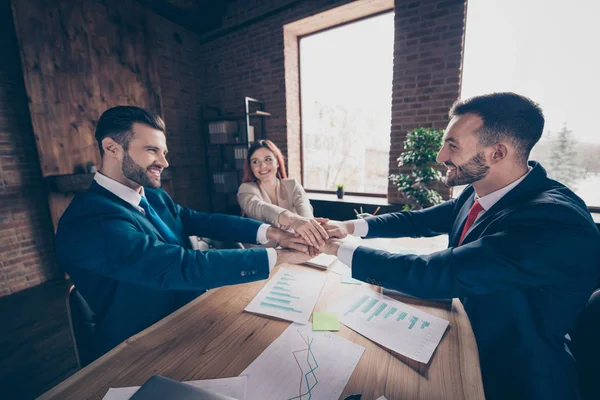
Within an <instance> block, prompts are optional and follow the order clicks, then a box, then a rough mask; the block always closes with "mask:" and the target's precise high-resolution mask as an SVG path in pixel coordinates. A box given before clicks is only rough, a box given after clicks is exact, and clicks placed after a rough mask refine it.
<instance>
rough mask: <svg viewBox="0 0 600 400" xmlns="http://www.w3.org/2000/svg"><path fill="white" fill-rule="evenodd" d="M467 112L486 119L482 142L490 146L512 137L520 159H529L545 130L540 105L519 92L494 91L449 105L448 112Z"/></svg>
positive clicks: (482, 130) (522, 161) (480, 135)
mask: <svg viewBox="0 0 600 400" xmlns="http://www.w3.org/2000/svg"><path fill="white" fill-rule="evenodd" d="M468 113H470V114H476V115H478V116H480V117H481V118H482V119H483V126H482V127H481V129H479V131H478V132H477V133H478V134H479V143H481V144H482V145H483V146H491V145H494V144H496V143H498V142H500V141H502V140H510V141H511V142H512V144H513V146H514V147H515V149H516V151H517V159H518V160H519V161H520V162H521V163H527V160H528V159H529V153H530V152H531V149H532V148H533V146H534V145H535V144H536V143H537V142H538V140H540V138H541V137H542V131H543V130H544V114H543V112H542V109H541V108H540V106H539V105H538V104H536V103H535V102H533V101H532V100H531V99H528V98H527V97H524V96H520V95H518V94H516V93H510V92H507V93H491V94H486V95H483V96H475V97H472V98H470V99H467V100H464V101H460V100H459V101H457V102H456V103H454V105H453V106H452V108H451V109H450V113H449V116H450V118H452V117H454V116H458V115H464V114H468Z"/></svg>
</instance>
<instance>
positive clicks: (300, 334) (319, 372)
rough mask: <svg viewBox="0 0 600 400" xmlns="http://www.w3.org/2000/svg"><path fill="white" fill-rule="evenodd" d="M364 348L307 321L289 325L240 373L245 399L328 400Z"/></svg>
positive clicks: (340, 389)
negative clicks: (245, 379) (244, 383)
mask: <svg viewBox="0 0 600 400" xmlns="http://www.w3.org/2000/svg"><path fill="white" fill-rule="evenodd" d="M364 350H365V349H364V347H362V346H360V345H358V344H356V343H352V342H351V341H349V340H347V339H344V338H343V337H341V336H337V335H334V334H331V333H329V332H313V331H312V327H311V325H310V324H307V325H300V324H291V325H290V326H289V327H288V328H287V329H286V330H285V331H284V332H283V333H282V334H281V336H279V337H278V338H277V339H276V340H275V341H274V342H273V343H271V345H270V346H269V347H267V349H266V350H265V351H263V352H262V354H261V355H260V356H258V357H257V358H256V360H254V361H253V362H252V364H250V365H249V366H248V368H246V370H244V371H243V372H242V373H241V376H247V377H248V386H247V397H248V399H278V400H279V399H283V400H321V399H323V400H331V399H337V398H339V397H340V395H341V394H342V392H343V390H344V387H345V386H346V384H347V383H348V380H349V379H350V376H351V375H352V372H354V369H355V368H356V365H357V364H358V361H359V360H360V358H361V356H362V354H363V352H364Z"/></svg>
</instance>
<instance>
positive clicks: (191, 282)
mask: <svg viewBox="0 0 600 400" xmlns="http://www.w3.org/2000/svg"><path fill="white" fill-rule="evenodd" d="M96 140H97V141H98V145H99V147H100V154H101V155H102V168H101V169H100V171H99V172H98V173H97V174H96V175H95V177H94V182H93V183H92V185H91V187H90V188H89V190H88V191H87V192H86V193H82V194H78V195H76V196H75V198H74V199H73V201H72V202H71V204H70V205H69V207H68V208H67V210H66V211H65V213H64V214H63V216H62V218H61V219H60V222H59V224H58V230H57V233H56V250H57V257H58V261H59V264H60V266H61V267H62V268H63V269H64V270H65V272H67V273H68V274H69V276H70V278H71V280H72V281H73V283H74V284H75V286H76V287H77V290H78V291H79V292H80V294H81V295H82V296H83V298H84V299H85V300H86V301H87V302H88V304H89V306H90V307H91V309H92V311H93V312H94V313H95V319H96V329H95V333H94V338H93V341H94V346H95V349H94V350H95V354H96V355H97V356H99V355H101V354H103V353H105V352H106V351H108V350H110V349H111V348H113V347H114V346H116V345H117V344H119V343H120V342H122V341H123V340H125V339H127V338H128V337H130V336H132V335H134V334H136V333H138V332H140V331H141V330H143V329H145V328H146V327H148V326H150V325H151V324H153V323H155V322H156V321H158V320H160V319H161V318H163V317H165V316H166V315H168V314H170V313H171V312H173V311H175V310H176V309H177V308H179V307H181V306H182V305H184V304H186V303H187V302H189V301H190V300H192V299H194V298H195V297H197V296H198V295H199V294H201V293H202V292H203V291H205V290H206V289H210V288H214V287H218V286H223V285H231V284H237V283H245V282H251V281H255V280H259V279H265V278H267V277H268V276H269V273H270V271H271V269H272V268H273V267H274V266H275V265H276V264H281V263H285V262H290V263H300V262H303V261H306V260H308V259H309V258H311V255H310V254H308V253H310V250H311V249H309V248H308V246H307V245H306V244H305V242H304V241H303V239H301V238H297V237H296V236H294V235H293V234H291V233H288V232H284V231H282V230H279V229H276V228H274V227H271V226H269V225H266V224H261V223H259V222H256V221H253V220H250V219H246V218H239V217H234V216H229V215H221V214H208V213H201V212H196V211H193V210H190V209H187V208H185V207H182V206H180V205H178V204H175V203H174V202H173V200H171V198H170V197H169V196H168V195H167V194H166V193H165V192H164V191H163V190H161V189H159V188H160V186H161V174H162V172H163V170H164V169H165V168H167V167H168V166H169V163H168V162H167V159H166V155H167V145H166V137H165V124H164V122H163V121H162V119H161V118H160V117H159V116H157V115H155V114H153V113H151V112H150V111H147V110H144V109H141V108H138V107H131V106H119V107H114V108H111V109H109V110H107V111H105V112H104V113H103V114H102V116H101V117H100V120H99V121H98V125H97V127H96ZM192 235H196V236H201V237H209V238H213V239H217V240H228V241H239V242H244V243H257V242H258V243H266V242H268V241H269V240H273V241H277V242H279V243H280V244H281V246H282V247H289V248H293V249H295V250H298V251H289V250H275V249H262V248H261V249H259V248H257V249H246V250H211V251H207V252H202V251H196V250H192V248H191V243H190V241H189V239H188V236H192Z"/></svg>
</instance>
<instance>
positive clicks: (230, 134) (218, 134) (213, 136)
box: [208, 121, 239, 144]
mask: <svg viewBox="0 0 600 400" xmlns="http://www.w3.org/2000/svg"><path fill="white" fill-rule="evenodd" d="M208 133H209V135H208V136H209V143H210V144H224V143H238V142H239V135H238V124H237V122H235V121H215V122H210V123H209V124H208Z"/></svg>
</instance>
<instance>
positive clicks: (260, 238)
mask: <svg viewBox="0 0 600 400" xmlns="http://www.w3.org/2000/svg"><path fill="white" fill-rule="evenodd" d="M270 227H271V225H269V224H262V225H261V226H259V227H258V232H256V242H257V243H260V244H267V243H268V242H269V239H267V230H268V229H269V228H270Z"/></svg>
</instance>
